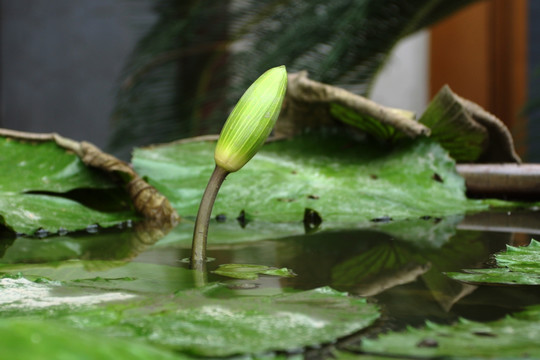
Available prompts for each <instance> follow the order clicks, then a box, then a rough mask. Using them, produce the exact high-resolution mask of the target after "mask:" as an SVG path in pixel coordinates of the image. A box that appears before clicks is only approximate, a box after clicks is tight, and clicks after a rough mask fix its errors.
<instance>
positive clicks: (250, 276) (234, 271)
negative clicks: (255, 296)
mask: <svg viewBox="0 0 540 360" xmlns="http://www.w3.org/2000/svg"><path fill="white" fill-rule="evenodd" d="M212 272H213V273H214V274H218V275H221V276H227V277H232V278H236V279H246V280H255V279H257V278H258V277H259V275H271V276H281V277H291V276H294V273H293V272H292V271H291V270H289V269H286V268H282V269H278V268H273V267H270V266H264V265H251V264H221V265H219V267H218V268H217V269H216V270H214V271H212Z"/></svg>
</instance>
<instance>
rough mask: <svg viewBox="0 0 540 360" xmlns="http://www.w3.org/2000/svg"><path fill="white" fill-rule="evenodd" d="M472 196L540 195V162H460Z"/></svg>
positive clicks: (526, 198)
mask: <svg viewBox="0 0 540 360" xmlns="http://www.w3.org/2000/svg"><path fill="white" fill-rule="evenodd" d="M457 171H458V173H459V174H460V175H461V176H463V177H464V178H465V184H466V187H467V193H468V194H469V195H470V196H495V197H516V196H517V197H520V198H523V199H525V200H538V199H539V198H540V164H458V165H457Z"/></svg>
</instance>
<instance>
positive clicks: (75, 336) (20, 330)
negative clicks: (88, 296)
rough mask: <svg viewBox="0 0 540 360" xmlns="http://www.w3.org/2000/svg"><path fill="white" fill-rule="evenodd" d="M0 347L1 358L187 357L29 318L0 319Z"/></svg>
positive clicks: (163, 359)
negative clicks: (0, 351) (0, 350)
mask: <svg viewBox="0 0 540 360" xmlns="http://www.w3.org/2000/svg"><path fill="white" fill-rule="evenodd" d="M0 348H1V349H2V357H3V358H5V359H25V360H31V359H32V360H33V359H35V360H38V359H102V360H118V359H132V360H137V359H140V360H143V359H144V360H147V359H152V360H182V359H191V358H190V357H188V356H185V355H181V354H173V353H172V352H169V351H166V350H163V349H159V348H156V347H153V346H151V345H148V344H143V343H139V342H136V341H128V340H122V339H117V338H110V337H107V336H104V335H100V334H94V333H89V332H81V331H73V328H72V327H67V326H65V325H61V324H58V323H56V322H53V321H43V320H30V319H1V320H0Z"/></svg>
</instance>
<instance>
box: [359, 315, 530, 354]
mask: <svg viewBox="0 0 540 360" xmlns="http://www.w3.org/2000/svg"><path fill="white" fill-rule="evenodd" d="M539 336H540V306H533V307H531V308H529V309H527V310H526V311H524V312H521V313H518V314H516V315H514V316H508V317H506V318H504V319H501V320H498V321H493V322H489V323H479V322H473V321H468V320H464V319H463V320H461V321H460V322H459V323H457V324H455V325H452V326H447V325H438V324H435V323H432V322H427V323H426V326H425V327H424V328H421V329H416V328H408V329H407V330H406V331H404V332H390V333H388V334H384V335H380V336H379V337H378V338H376V339H363V340H362V344H361V345H360V346H359V348H358V350H360V351H361V352H367V353H369V354H370V355H372V356H373V355H381V356H383V357H384V356H392V357H393V358H401V357H407V358H409V357H415V358H445V359H479V358H481V359H520V358H526V359H534V358H538V357H539V356H540V347H539V346H538V338H539Z"/></svg>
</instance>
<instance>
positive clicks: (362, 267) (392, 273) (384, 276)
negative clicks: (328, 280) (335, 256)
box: [332, 242, 429, 296]
mask: <svg viewBox="0 0 540 360" xmlns="http://www.w3.org/2000/svg"><path fill="white" fill-rule="evenodd" d="M413 259H414V256H413V255H412V254H411V253H410V252H409V250H408V249H407V248H406V247H403V246H400V245H399V243H391V242H383V243H381V244H378V245H375V246H373V247H371V248H370V249H369V250H368V251H366V252H364V253H362V254H361V255H359V256H356V257H354V258H351V259H349V260H347V261H345V262H343V263H341V264H339V265H337V266H336V267H334V268H333V269H332V284H333V285H334V286H337V287H339V286H340V284H348V285H349V287H350V286H351V285H352V284H356V285H353V286H352V287H353V289H354V290H352V291H353V292H354V293H355V294H358V295H362V296H372V295H375V294H378V293H380V292H382V291H384V290H385V289H387V288H391V287H394V286H397V285H401V284H404V283H408V282H411V281H414V280H415V279H416V278H417V277H418V276H419V275H421V274H423V273H424V272H426V271H427V270H428V269H429V264H425V263H416V261H415V260H413Z"/></svg>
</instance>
